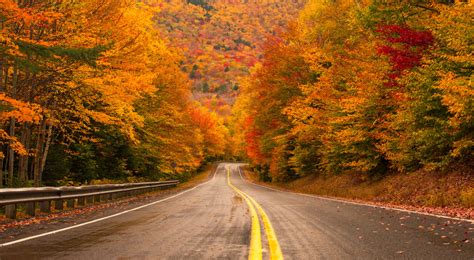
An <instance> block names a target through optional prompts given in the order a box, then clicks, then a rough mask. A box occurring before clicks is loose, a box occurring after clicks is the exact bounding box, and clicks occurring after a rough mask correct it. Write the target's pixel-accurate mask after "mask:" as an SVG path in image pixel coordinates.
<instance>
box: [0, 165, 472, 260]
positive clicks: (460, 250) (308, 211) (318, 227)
mask: <svg viewBox="0 0 474 260" xmlns="http://www.w3.org/2000/svg"><path fill="white" fill-rule="evenodd" d="M257 224H258V226H257ZM272 232H273V234H272ZM473 232H474V225H473V224H472V223H471V222H468V221H457V220H452V219H446V218H438V217H433V216H426V215H421V214H414V213H407V212H403V211H397V210H386V209H381V208H375V207H371V206H364V205H355V204H350V203H344V202H339V201H333V200H327V199H323V198H318V197H310V196H302V195H298V194H293V193H287V192H280V191H275V190H271V189H268V188H265V187H261V186H257V185H254V184H251V183H248V182H246V181H244V180H243V179H242V178H241V176H240V172H239V168H238V164H221V165H219V167H218V168H217V170H216V173H215V175H214V177H213V178H212V179H210V180H209V181H208V182H207V183H205V184H202V185H200V186H199V187H196V188H194V189H192V190H189V191H186V192H183V193H179V194H176V195H173V197H170V198H169V199H162V200H160V201H157V202H154V203H151V204H149V205H147V206H144V207H143V206H142V207H141V208H139V209H137V210H133V211H130V212H127V213H124V214H118V215H116V216H114V217H110V218H106V219H103V220H99V221H95V222H93V223H90V224H86V225H82V226H79V227H77V228H71V229H68V230H65V231H62V232H59V233H56V234H50V235H47V236H41V237H37V238H33V239H29V240H25V241H22V242H18V243H13V244H10V245H8V246H3V247H1V248H0V259H38V258H54V259H58V258H66V259H84V258H87V259H117V258H132V259H214V258H221V259H247V258H255V257H256V258H259V257H260V256H262V257H263V258H265V259H268V258H269V257H274V258H277V257H281V256H283V257H285V258H286V259H394V258H402V259H473V257H474V246H473V242H472V241H471V239H472V235H473ZM257 233H258V234H257ZM278 250H280V252H281V255H280V253H279V252H278ZM255 252H256V253H255Z"/></svg>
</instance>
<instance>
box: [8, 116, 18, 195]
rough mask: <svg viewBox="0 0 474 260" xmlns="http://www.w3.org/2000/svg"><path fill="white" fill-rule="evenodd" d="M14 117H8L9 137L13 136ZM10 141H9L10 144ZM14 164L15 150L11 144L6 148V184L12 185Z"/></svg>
mask: <svg viewBox="0 0 474 260" xmlns="http://www.w3.org/2000/svg"><path fill="white" fill-rule="evenodd" d="M15 121H16V120H15V118H14V117H12V118H10V133H9V135H10V136H11V137H13V136H15ZM11 143H12V141H10V144H11ZM14 166H15V151H13V148H11V146H10V147H9V148H8V186H10V187H12V186H13V169H14Z"/></svg>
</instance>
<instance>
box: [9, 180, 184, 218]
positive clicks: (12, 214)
mask: <svg viewBox="0 0 474 260" xmlns="http://www.w3.org/2000/svg"><path fill="white" fill-rule="evenodd" d="M177 184H179V181H177V180H172V181H157V182H140V183H126V184H105V185H88V186H78V187H73V186H64V187H41V188H7V189H0V205H2V206H5V216H6V217H7V218H11V219H15V218H16V215H17V214H16V213H17V208H18V205H22V204H23V205H24V208H25V213H26V214H28V215H30V216H35V215H36V208H37V206H38V205H37V204H39V209H40V211H41V212H45V213H49V212H51V202H54V208H55V209H56V210H63V209H64V202H66V206H67V208H74V207H76V206H84V205H86V204H92V203H95V202H101V201H108V200H115V199H118V198H122V197H131V196H136V195H138V194H141V193H147V192H151V191H155V190H158V189H164V188H169V187H174V186H176V185H177Z"/></svg>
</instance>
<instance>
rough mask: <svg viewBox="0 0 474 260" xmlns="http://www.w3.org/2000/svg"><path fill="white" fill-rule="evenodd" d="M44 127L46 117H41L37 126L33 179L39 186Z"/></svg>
mask: <svg viewBox="0 0 474 260" xmlns="http://www.w3.org/2000/svg"><path fill="white" fill-rule="evenodd" d="M45 127H46V119H45V118H43V121H42V122H41V125H39V126H38V139H37V140H36V154H35V160H34V165H33V167H34V172H33V173H34V180H35V186H36V187H39V186H41V176H40V171H41V156H42V152H43V143H44V131H45Z"/></svg>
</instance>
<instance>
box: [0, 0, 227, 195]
mask: <svg viewBox="0 0 474 260" xmlns="http://www.w3.org/2000/svg"><path fill="white" fill-rule="evenodd" d="M155 12H156V10H155V8H154V7H153V6H152V5H149V4H144V3H143V2H140V1H138V2H137V1H135V0H100V1H99V0H81V1H75V0H61V1H59V0H58V1H50V0H48V1H46V0H17V1H13V0H0V145H1V146H0V173H1V174H0V186H5V185H6V186H9V187H13V186H28V185H35V186H40V185H44V184H52V185H56V184H68V183H75V184H79V183H87V182H90V181H91V180H95V179H120V180H126V179H128V180H137V179H162V178H170V177H173V178H175V177H176V175H180V174H181V175H182V174H185V173H187V174H189V173H192V172H194V171H195V170H196V169H197V168H199V167H200V166H201V165H202V164H203V163H204V162H205V161H206V160H207V159H210V158H212V157H220V156H222V155H223V153H224V149H225V143H224V142H223V141H222V140H225V138H224V136H225V135H226V134H227V130H226V129H225V127H224V126H223V125H222V122H221V121H220V119H218V118H217V117H216V116H215V115H214V114H211V113H210V112H209V111H208V110H206V109H204V108H202V107H201V106H200V105H199V104H197V103H194V102H193V101H192V100H191V92H190V88H191V84H190V82H189V81H188V80H187V76H186V75H185V74H183V73H182V72H181V70H180V68H179V66H180V63H181V62H182V58H181V56H180V55H179V54H178V51H177V50H175V49H172V48H170V47H169V46H167V45H166V43H165V42H166V40H165V39H164V38H163V37H162V36H161V35H160V33H159V32H158V31H157V30H156V28H155V26H154V24H153V21H152V20H153V14H154V13H155Z"/></svg>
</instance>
